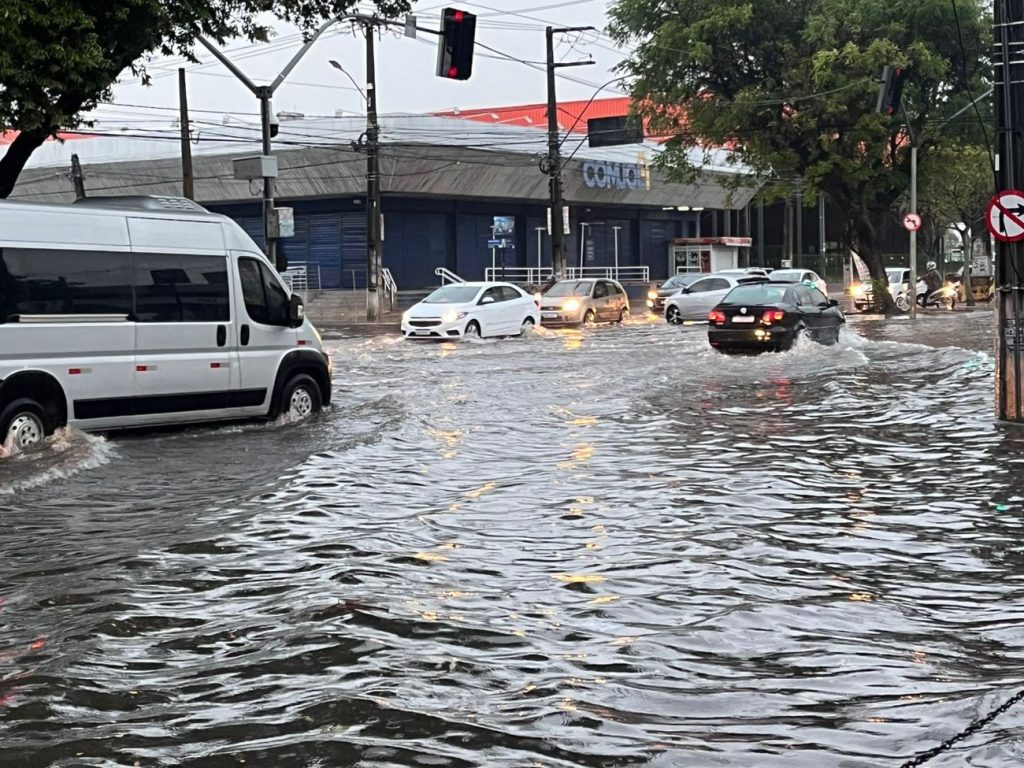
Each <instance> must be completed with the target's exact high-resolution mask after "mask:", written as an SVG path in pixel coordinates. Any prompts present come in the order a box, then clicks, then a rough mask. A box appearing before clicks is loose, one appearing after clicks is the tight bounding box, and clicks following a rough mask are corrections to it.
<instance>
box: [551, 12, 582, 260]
mask: <svg viewBox="0 0 1024 768" xmlns="http://www.w3.org/2000/svg"><path fill="white" fill-rule="evenodd" d="M593 29H594V28H593V27H547V29H546V30H545V36H546V41H547V77H548V156H547V159H546V162H545V164H544V165H542V167H541V170H543V171H544V172H545V173H547V175H548V178H549V182H548V184H549V185H550V188H551V201H550V202H551V266H552V269H553V270H554V274H555V279H556V280H558V279H561V278H563V277H564V276H565V221H564V217H563V215H562V214H563V211H562V158H561V154H560V149H561V141H560V139H559V135H558V134H559V130H558V98H557V97H556V95H555V70H557V69H558V68H560V67H579V66H585V65H587V64H593V63H594V62H593V61H572V62H561V63H556V62H555V35H557V34H562V33H565V32H588V31H591V30H593Z"/></svg>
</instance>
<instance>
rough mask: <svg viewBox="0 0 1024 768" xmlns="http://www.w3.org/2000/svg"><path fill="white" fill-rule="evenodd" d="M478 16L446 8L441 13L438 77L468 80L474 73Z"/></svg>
mask: <svg viewBox="0 0 1024 768" xmlns="http://www.w3.org/2000/svg"><path fill="white" fill-rule="evenodd" d="M475 35H476V16H475V15H474V14H472V13H467V12H466V11H458V10H456V9H454V8H445V9H444V10H443V11H442V12H441V39H440V40H439V41H438V43H437V76H438V77H445V78H448V79H449V80H468V79H469V76H470V75H471V74H472V73H473V37H474V36H475Z"/></svg>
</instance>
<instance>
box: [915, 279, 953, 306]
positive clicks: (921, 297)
mask: <svg viewBox="0 0 1024 768" xmlns="http://www.w3.org/2000/svg"><path fill="white" fill-rule="evenodd" d="M925 294H927V296H926V295H925ZM957 297H958V291H957V284H956V283H953V282H950V281H949V280H947V281H946V282H945V283H944V284H943V285H942V287H941V288H937V289H935V290H934V291H931V292H930V293H929V292H928V286H927V284H926V283H925V282H924V281H923V280H919V281H918V283H917V303H918V304H919V305H921V306H922V307H925V308H927V307H935V308H936V309H949V310H952V309H956V300H957Z"/></svg>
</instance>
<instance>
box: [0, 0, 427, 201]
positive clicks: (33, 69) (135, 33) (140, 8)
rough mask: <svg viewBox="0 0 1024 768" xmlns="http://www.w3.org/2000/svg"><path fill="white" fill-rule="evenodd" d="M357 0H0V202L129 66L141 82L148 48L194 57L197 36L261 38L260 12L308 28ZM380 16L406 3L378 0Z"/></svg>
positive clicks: (220, 39)
mask: <svg viewBox="0 0 1024 768" xmlns="http://www.w3.org/2000/svg"><path fill="white" fill-rule="evenodd" d="M355 2H356V0H273V1H272V0H3V3H2V4H0V132H3V131H18V132H19V133H18V135H17V137H16V138H15V139H14V141H13V142H12V143H11V145H10V146H9V147H8V150H7V153H6V154H5V155H4V156H3V158H0V198H5V197H7V196H8V195H10V193H11V190H12V189H13V188H14V184H15V182H16V181H17V179H18V176H19V175H20V173H21V171H22V169H23V168H24V167H25V163H26V162H27V161H28V159H29V157H30V156H31V155H32V153H33V152H34V151H35V150H36V149H37V148H38V147H39V146H40V145H41V144H42V143H43V142H44V141H45V140H46V139H47V138H48V137H50V136H54V135H55V134H56V133H57V132H58V131H59V130H60V129H62V128H64V129H70V128H76V127H79V126H81V125H83V124H87V121H86V119H85V114H86V113H88V112H89V111H90V110H92V109H93V108H94V107H95V106H96V105H97V103H99V102H101V101H104V100H107V99H109V98H110V96H111V87H112V86H113V85H114V83H115V82H116V80H117V78H118V76H119V75H120V74H121V73H122V72H124V71H125V70H128V71H130V72H132V73H133V74H134V75H136V76H142V77H143V78H144V79H145V78H146V72H145V58H146V57H147V56H148V55H151V54H164V55H175V54H178V55H184V56H186V57H188V58H189V59H193V56H192V52H191V51H192V46H193V44H194V42H195V39H196V36H197V35H203V36H205V37H207V38H210V39H212V40H215V41H217V42H218V43H223V42H224V41H225V40H228V39H230V38H233V37H244V38H246V39H248V40H250V41H259V40H267V39H268V38H269V35H270V30H269V28H268V27H267V25H266V23H265V17H262V16H261V15H260V14H262V13H264V12H268V11H269V12H271V13H273V15H274V16H275V17H277V18H279V19H282V20H284V21H290V22H294V23H296V24H298V25H300V26H301V27H303V28H306V29H308V28H310V27H311V26H314V25H316V24H318V23H321V22H322V21H325V20H326V19H329V18H332V17H335V16H338V15H340V14H343V13H346V12H347V11H348V10H349V9H350V8H351V7H352V6H353V5H354V4H355ZM376 6H377V9H378V10H379V12H380V13H381V14H383V15H385V16H392V15H395V14H398V13H401V12H403V11H406V10H408V7H409V2H408V0H377V1H376Z"/></svg>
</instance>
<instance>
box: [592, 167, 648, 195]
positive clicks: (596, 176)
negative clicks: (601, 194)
mask: <svg viewBox="0 0 1024 768" xmlns="http://www.w3.org/2000/svg"><path fill="white" fill-rule="evenodd" d="M583 181H584V182H586V185H587V186H588V187H591V188H597V189H640V188H641V187H643V186H645V181H644V167H643V166H642V165H638V164H636V163H609V162H605V161H603V160H587V161H586V162H585V163H583Z"/></svg>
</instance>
